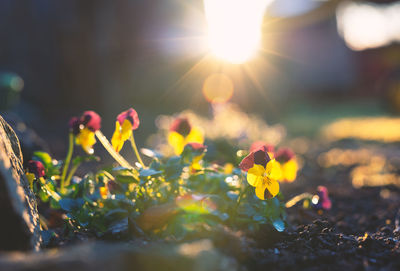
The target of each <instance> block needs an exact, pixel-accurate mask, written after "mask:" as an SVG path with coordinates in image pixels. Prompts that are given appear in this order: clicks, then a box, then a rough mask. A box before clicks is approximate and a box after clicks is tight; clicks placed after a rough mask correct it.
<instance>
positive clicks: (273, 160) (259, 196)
mask: <svg viewBox="0 0 400 271" xmlns="http://www.w3.org/2000/svg"><path fill="white" fill-rule="evenodd" d="M139 125H140V122H139V117H138V114H137V112H136V111H135V110H134V109H132V108H130V109H129V110H127V111H124V112H122V113H121V114H119V115H118V116H117V118H116V125H115V126H116V127H115V131H114V134H113V136H112V139H111V141H109V140H108V139H107V138H106V137H105V136H104V135H103V133H102V132H101V118H100V116H99V115H98V114H96V113H95V112H93V111H86V112H84V113H83V114H82V116H80V117H74V118H72V119H71V121H70V123H69V126H70V133H69V148H68V153H67V155H66V158H65V159H64V160H63V161H62V160H55V159H53V158H52V157H50V155H49V154H47V153H44V152H36V153H35V155H34V157H33V160H32V161H29V165H28V168H27V177H28V180H29V182H30V185H31V188H32V189H33V191H34V192H35V194H36V195H37V197H38V198H39V199H40V201H41V202H42V204H44V205H46V206H48V207H49V208H51V209H52V210H55V211H56V212H58V213H60V214H62V217H64V222H65V223H64V225H65V227H66V228H68V229H70V230H71V232H76V231H86V232H89V233H91V234H93V235H95V236H97V237H106V236H116V235H118V236H126V237H129V236H132V235H145V236H153V237H160V238H165V239H172V240H181V239H183V238H187V237H188V236H190V235H192V234H198V233H199V232H204V231H206V232H207V231H210V230H212V229H213V228H215V227H217V226H227V227H230V228H232V229H236V230H239V229H240V230H246V231H253V232H254V231H257V230H258V229H259V227H260V226H261V225H263V224H271V225H273V227H275V228H276V229H277V230H278V231H283V230H284V228H285V225H286V224H285V218H286V214H285V206H284V204H283V203H282V195H281V194H280V192H279V182H292V181H294V180H295V179H296V174H297V170H298V165H297V162H296V157H295V155H294V153H293V152H292V151H291V150H290V149H287V148H281V149H278V151H275V150H274V147H273V146H272V145H268V144H266V143H265V142H255V143H254V144H253V145H252V146H251V147H250V149H249V150H248V151H246V150H242V151H238V152H236V157H235V159H233V161H241V163H240V165H238V166H237V165H235V164H233V163H231V162H226V161H223V159H217V160H216V159H215V157H213V160H210V159H209V158H208V157H207V155H206V154H207V146H206V145H205V143H204V141H205V140H207V139H205V138H204V135H203V133H202V132H201V129H200V128H199V127H193V126H192V125H191V123H190V120H189V119H187V118H184V117H177V118H176V119H175V120H174V121H173V122H172V124H171V126H170V129H169V131H168V134H167V135H166V138H167V141H168V143H169V144H170V146H171V147H172V149H173V151H174V154H175V155H172V156H167V155H163V154H161V153H159V152H156V151H154V150H151V149H141V152H139V150H138V148H137V146H136V142H135V138H134V132H135V130H136V129H138V128H139ZM97 140H98V141H99V142H100V143H101V144H102V145H103V147H104V148H105V149H106V150H107V151H108V153H109V154H110V155H111V156H112V157H113V158H114V160H115V161H116V165H114V166H109V167H104V168H102V169H101V170H99V171H97V172H88V173H87V174H85V175H83V176H81V177H78V176H76V171H77V169H78V168H79V166H80V165H81V164H82V163H84V162H87V161H98V160H99V158H98V157H96V156H94V148H93V146H94V145H95V143H96V142H97ZM127 141H128V142H129V143H130V145H131V147H132V150H133V152H134V153H135V155H136V158H137V162H136V163H134V164H132V163H130V162H128V161H127V160H126V159H125V158H124V157H123V156H121V155H120V150H121V149H122V148H123V147H124V146H125V145H126V144H125V143H126V142H127ZM77 145H79V146H81V147H82V149H83V150H84V151H85V152H86V155H84V156H74V155H73V153H74V147H75V146H77ZM140 153H141V154H142V155H145V156H146V159H142V158H141V154H140ZM48 220H49V218H48V217H45V216H42V219H41V221H42V224H43V226H44V227H45V228H46V221H47V222H48Z"/></svg>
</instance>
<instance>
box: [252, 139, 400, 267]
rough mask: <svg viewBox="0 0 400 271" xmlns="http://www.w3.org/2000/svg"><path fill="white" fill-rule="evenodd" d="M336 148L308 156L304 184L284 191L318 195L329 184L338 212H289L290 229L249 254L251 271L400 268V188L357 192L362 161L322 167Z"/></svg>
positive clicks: (377, 149) (383, 150) (298, 208)
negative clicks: (355, 172) (355, 179)
mask: <svg viewBox="0 0 400 271" xmlns="http://www.w3.org/2000/svg"><path fill="white" fill-rule="evenodd" d="M348 144H349V142H344V143H343V144H339V147H340V146H341V147H343V145H345V146H348ZM351 144H353V143H351ZM332 147H333V146H329V147H328V148H326V147H325V148H324V149H319V150H317V151H314V152H311V153H308V154H306V155H305V157H304V158H305V159H306V161H307V163H306V165H305V167H304V168H303V171H302V175H301V176H300V177H299V180H298V183H296V184H294V183H293V184H288V185H284V186H283V188H282V190H283V194H284V195H289V197H287V198H290V196H294V195H296V193H297V194H298V193H299V191H307V192H310V193H315V190H316V187H317V186H318V185H324V186H326V187H327V188H328V190H329V196H330V199H331V201H332V208H331V209H330V210H328V211H324V212H322V211H316V210H313V209H304V208H303V206H302V204H300V203H299V204H297V205H295V206H293V207H292V208H289V209H288V210H287V213H288V222H289V225H290V226H289V227H288V229H287V230H285V231H284V232H283V233H282V234H280V238H279V239H278V240H277V242H275V243H273V244H271V245H270V246H269V248H268V249H265V246H264V248H259V249H254V251H253V252H252V253H250V254H249V255H251V256H250V258H249V259H247V260H246V264H247V265H248V266H249V267H250V268H249V269H250V270H266V269H268V270H400V221H399V220H400V188H399V187H397V186H394V185H390V186H378V187H361V188H354V187H353V185H352V182H351V171H352V169H354V168H355V167H356V166H358V163H357V161H355V162H356V163H354V164H352V165H348V166H343V165H342V166H339V167H334V168H324V167H321V166H319V165H318V163H317V160H318V156H319V155H320V154H321V153H322V152H323V151H326V150H329V149H331V148H332ZM335 147H336V148H337V147H338V146H335ZM362 148H366V149H371V148H372V149H373V150H374V153H379V154H380V155H383V157H385V158H387V159H388V160H389V158H393V157H395V158H398V157H399V156H400V152H399V151H398V146H397V145H392V146H388V145H380V144H374V143H371V144H362V145H358V144H356V146H355V148H354V146H353V149H362ZM387 150H390V151H389V152H388V151H387ZM392 160H393V159H392ZM394 171H395V173H397V176H398V172H396V169H394ZM264 243H265V242H264Z"/></svg>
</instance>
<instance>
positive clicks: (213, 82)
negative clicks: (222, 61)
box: [203, 73, 234, 103]
mask: <svg viewBox="0 0 400 271" xmlns="http://www.w3.org/2000/svg"><path fill="white" fill-rule="evenodd" d="M233 88H234V87H233V82H232V80H231V79H230V78H229V77H228V76H226V75H225V74H222V73H216V74H212V75H210V76H208V77H207V79H206V80H205V81H204V84H203V95H204V97H205V98H206V99H207V101H209V102H210V103H226V102H227V101H229V100H230V99H231V98H232V95H233Z"/></svg>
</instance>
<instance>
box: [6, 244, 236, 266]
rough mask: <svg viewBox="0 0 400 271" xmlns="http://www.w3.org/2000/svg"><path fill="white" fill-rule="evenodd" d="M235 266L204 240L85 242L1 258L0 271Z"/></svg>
mask: <svg viewBox="0 0 400 271" xmlns="http://www.w3.org/2000/svg"><path fill="white" fill-rule="evenodd" d="M239 268H240V267H239V265H238V263H237V262H236V261H235V260H234V259H232V258H230V257H227V256H226V255H223V254H222V253H220V252H219V251H218V250H216V249H215V248H214V247H213V244H212V241H211V240H209V239H203V240H199V241H195V242H191V243H183V244H165V243H147V242H146V241H136V242H135V243H130V244H128V243H113V244H109V243H102V242H95V243H84V244H80V245H74V246H71V247H67V248H61V249H51V250H43V251H41V252H39V253H33V252H30V253H22V252H11V253H6V254H3V255H1V256H0V270H2V271H8V270H10V271H11V270H12V271H25V270H29V271H36V270H37V271H39V270H40V271H47V270H48V271H63V270H65V271H70V270H74V271H83V270H85V271H86V270H88V271H91V270H93V271H103V270H104V271H106V270H115V271H117V270H118V271H119V270H176V271H180V270H182V271H183V270H196V271H203V270H204V271H208V270H221V271H222V270H231V271H234V270H239Z"/></svg>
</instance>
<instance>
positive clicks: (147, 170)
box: [140, 168, 162, 177]
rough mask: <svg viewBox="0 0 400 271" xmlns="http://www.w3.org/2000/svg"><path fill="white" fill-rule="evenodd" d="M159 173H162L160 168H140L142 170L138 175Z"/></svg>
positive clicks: (144, 175) (146, 175)
mask: <svg viewBox="0 0 400 271" xmlns="http://www.w3.org/2000/svg"><path fill="white" fill-rule="evenodd" d="M161 173H162V171H160V170H154V169H151V168H148V169H142V170H141V171H140V177H150V176H155V175H159V174H161Z"/></svg>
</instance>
